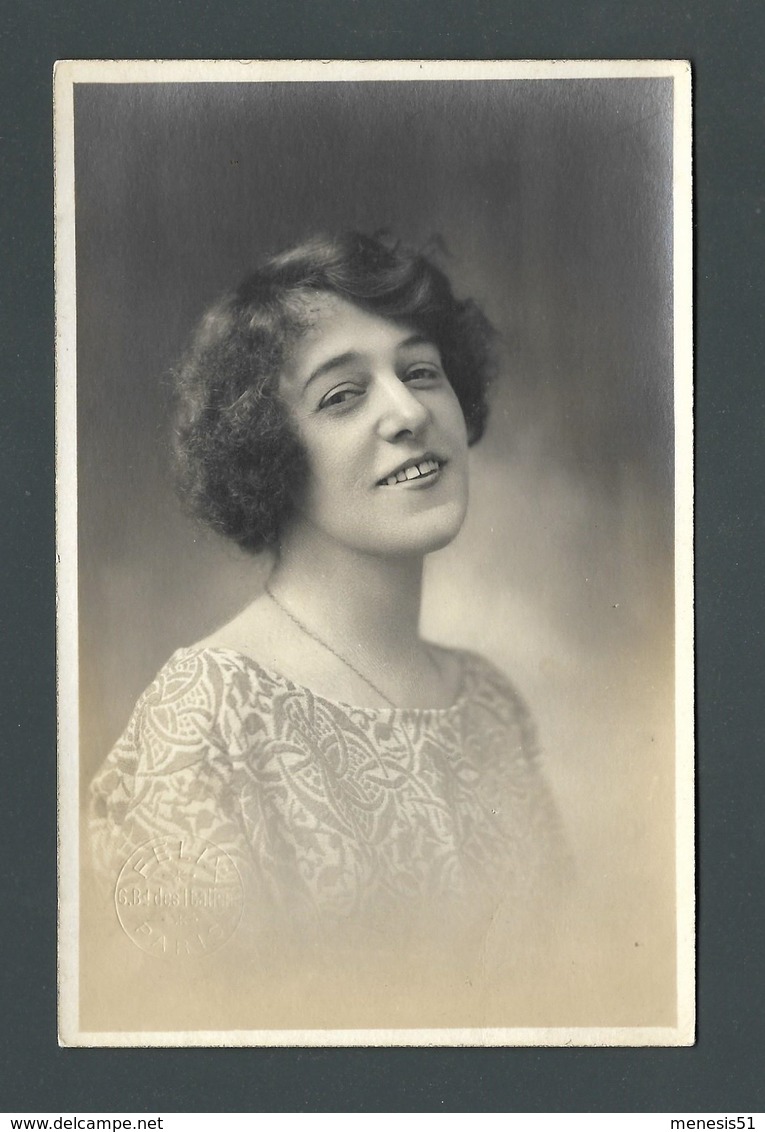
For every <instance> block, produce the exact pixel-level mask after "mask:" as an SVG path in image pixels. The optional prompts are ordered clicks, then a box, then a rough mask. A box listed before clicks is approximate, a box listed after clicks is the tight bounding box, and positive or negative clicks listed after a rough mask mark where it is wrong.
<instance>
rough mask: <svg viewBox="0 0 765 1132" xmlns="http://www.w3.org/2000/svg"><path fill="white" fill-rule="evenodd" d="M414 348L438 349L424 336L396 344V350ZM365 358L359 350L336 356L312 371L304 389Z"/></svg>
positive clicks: (411, 336) (415, 335)
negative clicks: (318, 378)
mask: <svg viewBox="0 0 765 1132" xmlns="http://www.w3.org/2000/svg"><path fill="white" fill-rule="evenodd" d="M412 346H430V347H431V348H432V349H434V350H435V349H437V348H438V347H437V346H436V344H435V342H433V341H432V339H430V338H425V337H424V335H422V334H410V335H409V337H408V338H403V339H402V340H401V341H400V342H398V343H397V344H396V349H397V350H405V349H409V348H411V347H412ZM363 357H364V355H363V354H361V353H359V351H358V350H346V351H345V353H343V354H336V355H335V356H334V357H332V358H327V360H326V362H322V363H321V365H320V366H317V367H316V369H315V370H312V372H311V373H310V375H309V377H308V379H307V380H306V383H305V385H304V386H303V388H304V389H307V388H308V386H309V385H310V384H311V382H312V381H315V380H316V378H317V377H323V376H324V375H325V374H327V373H331V372H332V370H335V369H342V367H343V366H345V365H348V364H349V363H353V362H359V361H361V360H362V358H363Z"/></svg>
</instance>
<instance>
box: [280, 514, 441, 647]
mask: <svg viewBox="0 0 765 1132" xmlns="http://www.w3.org/2000/svg"><path fill="white" fill-rule="evenodd" d="M422 571H423V560H422V558H421V557H412V558H394V557H390V558H382V557H379V556H376V555H367V554H363V553H360V552H358V551H355V550H353V549H351V548H348V547H346V546H342V545H340V544H338V543H337V542H334V541H333V540H330V539H325V538H322V537H320V536H316V535H314V536H313V537H311V538H310V539H309V538H304V537H300V536H295V537H293V538H292V539H291V540H290V541H289V543H288V544H287V546H286V547H285V548H284V549H283V551H282V553H281V555H280V557H279V559H278V560H277V563H276V566H275V568H274V571H273V573H272V575H271V577H270V579H269V582H268V588H269V589H270V590H271V591H272V592H273V593H274V595H275V596H276V597H277V598H278V599H279V600H281V601H282V602H284V604H285V605H287V606H288V607H289V608H290V609H291V610H292V611H293V612H294V613H297V614H299V616H300V619H301V620H302V621H303V622H305V624H306V625H308V626H309V627H310V628H311V629H312V630H313V631H314V632H315V633H317V634H319V635H320V636H321V637H322V638H323V639H324V640H326V642H327V643H328V644H329V645H332V646H334V647H335V648H337V649H339V650H341V651H342V650H346V651H347V650H349V649H350V650H352V651H353V652H354V653H355V654H356V655H357V656H365V657H369V658H370V659H373V660H374V661H375V662H376V663H378V664H391V663H395V662H398V663H399V664H400V663H401V661H402V659H404V658H409V657H411V658H412V659H416V657H417V655H418V654H419V653H420V652H421V649H422V643H421V641H420V638H419V619H420V602H421V596H422Z"/></svg>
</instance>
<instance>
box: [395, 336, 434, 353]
mask: <svg viewBox="0 0 765 1132" xmlns="http://www.w3.org/2000/svg"><path fill="white" fill-rule="evenodd" d="M409 346H432V347H433V349H434V350H437V349H438V347H437V346H436V344H435V342H434V341H433V339H432V338H426V337H425V335H424V334H410V335H409V337H408V338H405V339H404V340H403V342H399V344H398V347H397V349H399V350H404V349H406V348H407V347H409Z"/></svg>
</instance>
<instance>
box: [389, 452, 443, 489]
mask: <svg viewBox="0 0 765 1132" xmlns="http://www.w3.org/2000/svg"><path fill="white" fill-rule="evenodd" d="M444 463H445V461H443V460H438V459H436V457H435V456H424V457H423V458H422V459H421V460H417V461H414V460H413V461H411V462H408V463H406V464H404V465H403V466H402V467H401V468H399V470H398V471H396V472H393V473H391V475H389V476H386V477H385V478H384V479H381V480H379V481H378V487H398V486H400V485H401V484H412V485H415V484H420V483H422V486H423V487H424V486H425V483H426V482H431V483H432V482H433V480H435V479H438V476H439V473H440V471H441V469H442V467H443V466H444Z"/></svg>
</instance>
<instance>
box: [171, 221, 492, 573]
mask: <svg viewBox="0 0 765 1132" xmlns="http://www.w3.org/2000/svg"><path fill="white" fill-rule="evenodd" d="M317 292H318V293H327V294H332V295H337V296H339V297H341V298H343V299H345V300H347V301H348V302H351V303H353V304H354V305H355V306H357V307H360V308H361V309H363V310H365V311H369V312H371V313H373V314H376V315H378V316H380V317H382V318H386V319H389V320H391V321H392V322H399V323H403V324H405V325H407V326H411V327H412V328H413V329H414V330H416V331H418V332H419V333H421V334H423V335H424V336H425V337H427V338H428V339H430V340H431V341H432V342H433V343H434V344H435V345H436V346H437V347H438V349H439V351H440V354H441V360H442V362H443V366H444V371H445V373H446V375H447V377H448V379H449V381H450V383H451V385H452V387H453V389H454V392H455V394H456V396H457V399H458V400H459V403H460V406H461V408H462V412H463V414H464V417H465V423H466V426H467V434H468V442H469V443H470V444H474V443H475V442H476V441H477V440H479V439H480V437H481V436H482V434H483V431H484V426H485V423H486V417H487V412H488V408H487V391H488V386H489V383H490V380H491V378H492V376H493V373H494V369H495V362H494V341H495V332H494V330H493V328H492V326H491V324H490V323H489V321H488V320H487V318H486V316H485V315H484V314H483V313H482V311H481V310H480V308H479V307H478V305H477V304H476V303H475V302H474V301H473V300H472V299H457V298H456V297H455V296H454V294H453V292H452V288H451V286H450V283H449V280H448V279H447V277H446V275H445V274H444V272H443V271H442V270H441V269H440V268H438V267H437V266H436V265H435V264H434V263H432V262H431V260H430V259H429V258H428V257H427V256H426V255H424V254H422V253H419V252H415V251H413V250H411V249H409V248H407V247H405V246H403V245H401V244H400V243H396V242H393V241H391V240H390V239H388V238H386V237H384V236H379V235H375V236H369V235H364V234H362V233H359V232H349V233H345V234H343V235H341V236H338V237H333V238H327V237H323V236H322V237H316V238H314V239H311V240H309V241H307V242H306V243H302V244H300V245H299V246H297V247H295V248H292V249H290V250H289V251H286V252H284V253H282V254H280V255H277V256H273V257H271V258H269V259H267V260H265V261H264V262H263V263H262V265H261V266H260V267H259V268H258V270H256V271H255V272H253V274H251V275H250V276H248V277H247V278H246V279H245V280H244V281H243V282H242V283H241V285H240V286H239V287H238V289H237V290H236V291H234V292H232V293H231V294H228V295H225V296H224V297H223V298H222V299H221V300H219V301H218V302H217V303H215V305H214V306H213V307H211V308H210V310H209V311H208V312H207V313H206V314H205V315H204V317H203V319H202V321H201V323H200V324H199V326H198V327H197V329H196V331H195V333H194V335H193V337H192V340H191V344H190V346H189V349H188V351H187V353H186V355H185V356H184V358H183V359H182V361H181V363H180V364H179V366H178V367H177V368H176V370H175V372H174V381H175V395H176V416H175V428H174V444H173V456H174V470H175V475H176V486H177V489H178V493H179V495H180V498H181V500H182V502H183V504H184V507H185V509H186V511H187V512H188V513H189V514H191V515H193V516H194V517H196V518H197V519H200V520H202V521H203V522H205V523H206V524H207V525H208V526H210V527H212V528H213V530H215V531H217V532H218V533H219V534H221V535H223V536H225V537H227V538H230V539H233V540H234V541H235V542H236V543H238V545H239V546H240V547H241V548H242V549H244V550H247V551H251V552H258V551H261V550H264V549H265V548H266V547H273V546H276V545H278V541H279V534H280V531H281V530H283V528H284V525H285V523H286V522H288V521H289V518H290V517H291V515H292V514H293V512H294V508H295V505H296V503H297V502H298V500H299V498H300V494H301V492H302V491H303V489H304V487H305V484H306V482H307V478H308V475H309V469H308V465H307V458H306V455H305V452H304V450H303V447H302V444H301V441H300V438H299V436H298V435H297V432H296V430H295V428H294V426H293V423H292V420H291V417H290V413H289V410H288V408H287V405H286V404H285V402H284V401H283V399H282V397H281V396H280V393H279V375H280V373H281V372H282V369H283V366H284V364H285V361H286V358H287V354H288V351H289V349H290V346H291V345H292V344H293V343H294V342H295V341H296V339H297V338H299V336H300V335H301V334H302V333H303V332H304V331H305V329H306V326H307V314H306V298H308V297H310V296H312V297H315V296H316V294H317Z"/></svg>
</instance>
